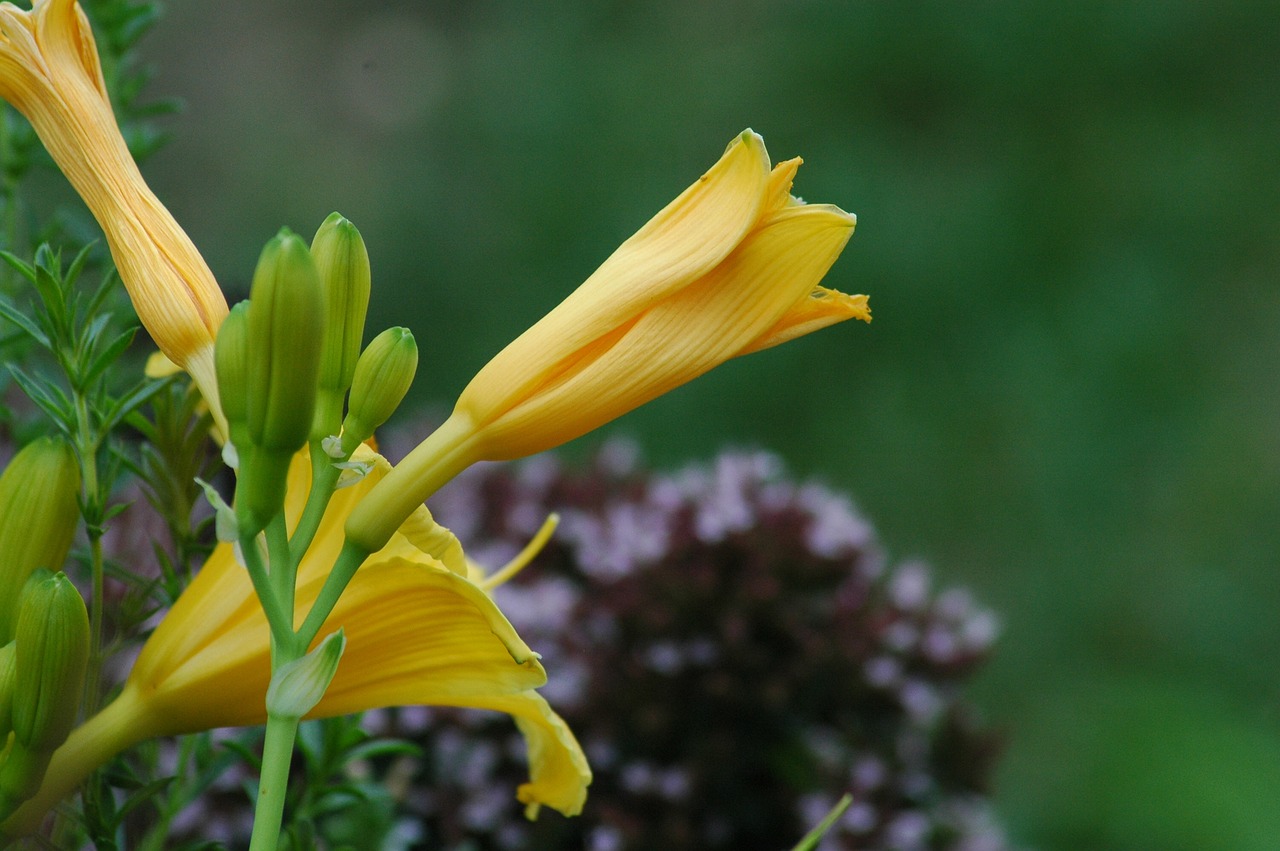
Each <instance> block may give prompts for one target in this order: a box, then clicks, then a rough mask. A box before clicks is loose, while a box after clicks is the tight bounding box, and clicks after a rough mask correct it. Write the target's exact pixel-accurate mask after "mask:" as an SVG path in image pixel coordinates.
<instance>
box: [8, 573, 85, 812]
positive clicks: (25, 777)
mask: <svg viewBox="0 0 1280 851" xmlns="http://www.w3.org/2000/svg"><path fill="white" fill-rule="evenodd" d="M18 610H19V614H18V629H17V636H18V637H17V640H16V644H17V646H16V649H15V659H14V662H15V671H14V683H13V708H12V722H13V739H12V741H11V743H10V746H9V754H8V757H7V758H6V759H5V761H4V765H3V767H0V817H3V816H7V815H8V814H9V813H10V812H12V811H13V810H14V809H15V808H16V807H17V806H18V804H20V803H22V802H23V801H25V800H27V799H28V798H30V797H31V796H32V795H34V794H35V793H36V791H37V790H39V788H40V781H41V780H43V779H44V773H45V770H46V769H47V768H48V767H49V759H50V757H52V756H53V752H54V750H55V749H56V748H57V747H58V746H59V745H61V744H62V742H63V741H64V740H65V739H66V738H67V734H68V733H70V732H71V728H72V726H74V724H75V720H76V713H77V712H78V710H79V708H80V698H81V695H82V693H83V692H84V675H85V667H86V666H87V664H88V660H89V613H88V612H87V611H85V607H84V600H82V599H80V592H79V591H77V590H76V589H75V586H74V585H72V584H71V581H70V580H69V579H67V577H66V576H65V575H64V574H62V573H58V574H53V573H50V572H49V571H47V570H45V569H43V568H41V569H39V570H37V571H36V572H35V573H33V574H32V575H31V579H30V580H28V581H27V584H26V587H24V588H23V590H22V597H21V599H20V601H19V604H18Z"/></svg>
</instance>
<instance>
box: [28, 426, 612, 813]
mask: <svg viewBox="0 0 1280 851" xmlns="http://www.w3.org/2000/svg"><path fill="white" fill-rule="evenodd" d="M356 457H357V458H358V459H359V460H363V461H366V462H368V463H370V464H372V465H373V470H372V472H371V473H370V474H369V476H367V477H366V480H365V481H363V482H360V483H359V484H356V485H354V486H352V487H350V488H346V489H344V490H341V491H338V492H337V493H336V494H335V496H334V499H333V501H332V502H331V504H330V506H329V510H328V512H327V513H326V515H325V517H324V520H323V522H322V524H321V529H320V531H319V533H318V534H317V535H316V537H315V539H314V542H313V544H312V546H311V549H310V550H308V552H307V555H306V556H305V558H304V559H303V561H302V564H301V565H300V568H299V571H298V587H297V600H296V607H297V612H298V615H297V622H298V623H300V622H301V620H302V615H303V614H305V612H306V611H307V610H308V609H309V608H310V606H311V604H312V603H313V602H314V600H315V598H316V595H317V594H318V593H319V590H320V587H321V586H322V585H323V584H324V580H325V578H326V576H327V575H328V571H329V568H330V567H331V566H332V564H333V561H334V559H335V557H336V556H337V554H338V551H339V549H340V548H341V546H342V541H343V538H342V525H343V522H344V520H345V519H346V514H347V513H348V512H350V511H351V509H352V507H353V506H354V505H356V504H358V502H359V501H360V499H361V497H362V496H363V495H364V494H365V493H367V492H368V491H369V490H370V489H371V488H372V487H373V486H374V485H375V484H376V483H377V481H378V480H380V479H381V478H382V477H383V476H385V475H386V474H387V472H388V471H389V470H390V465H389V464H387V462H386V460H385V459H383V458H382V457H381V456H379V455H377V454H376V453H374V452H373V451H372V450H371V449H368V448H366V447H362V448H360V449H358V450H357V455H356ZM309 487H310V469H309V464H308V463H307V462H306V460H305V457H304V456H302V455H301V454H300V456H299V458H298V459H295V462H294V464H293V466H292V468H291V470H290V480H289V490H288V494H289V499H288V504H287V505H286V517H287V519H288V520H289V522H290V523H291V524H292V523H296V522H297V518H298V516H299V515H300V513H301V510H302V505H303V503H304V501H305V497H306V494H307V491H308V489H309ZM425 511H426V510H425V508H424V509H423V513H424V514H425ZM421 519H422V518H421V517H420V518H419V520H421ZM463 570H466V563H465V559H464V560H463ZM481 582H482V579H481V578H480V577H478V576H477V577H475V579H474V580H473V579H472V578H469V576H468V575H467V574H466V573H458V572H455V571H454V570H451V569H449V568H448V567H446V566H445V565H444V564H442V563H440V562H439V561H437V560H436V559H435V558H433V557H431V556H430V555H428V554H426V553H424V552H422V551H421V550H420V549H418V548H417V547H416V546H414V544H413V543H412V542H411V541H410V540H409V539H408V538H406V537H405V536H403V535H396V536H394V537H393V539H392V540H391V541H390V542H389V543H388V545H387V546H386V547H385V548H383V549H382V550H380V551H379V552H378V553H375V554H374V555H373V556H372V557H371V558H370V559H369V560H368V561H367V562H366V563H365V564H364V565H363V566H362V567H361V568H360V569H359V570H358V571H357V572H356V574H355V577H354V578H353V579H352V581H351V584H350V585H349V586H348V587H347V590H346V592H345V593H344V594H343V595H342V597H341V599H340V600H339V602H338V604H337V606H336V607H335V608H334V610H333V612H332V613H331V614H330V616H329V618H328V619H327V620H326V622H325V624H324V626H323V627H322V628H321V630H320V633H319V634H320V635H321V636H324V635H328V634H330V633H332V632H334V631H335V630H337V629H339V628H341V629H342V630H344V632H345V634H346V637H347V648H346V652H345V653H344V655H343V658H342V661H341V662H340V663H339V665H338V670H337V673H336V675H335V676H334V678H333V682H332V683H331V684H330V686H329V689H328V691H327V692H326V693H325V696H324V698H323V699H322V700H321V701H320V703H319V704H318V705H317V706H316V707H315V709H314V710H313V711H312V713H311V714H310V716H309V717H326V716H332V715H342V714H347V713H350V712H358V711H362V710H365V709H372V708H375V707H380V706H395V705H403V704H416V703H427V704H434V705H441V706H462V707H475V708H479V709H494V710H498V711H502V712H508V713H510V714H511V715H513V716H514V717H515V718H516V721H517V724H518V726H519V727H520V729H521V731H522V732H523V733H524V734H525V735H526V737H527V738H528V749H529V757H530V782H529V783H527V784H525V785H523V786H521V787H520V789H519V790H518V795H519V799H520V800H521V801H522V802H524V803H525V804H527V805H530V806H531V807H532V808H533V810H535V811H536V807H537V805H540V804H546V805H547V806H550V807H553V808H555V809H558V810H560V811H562V812H566V813H574V812H577V811H578V810H579V809H580V808H581V806H582V801H583V798H584V797H585V795H586V787H587V785H588V784H590V782H591V772H590V770H589V769H588V768H587V764H586V759H585V757H584V756H583V754H582V750H581V748H580V747H579V746H578V743H577V741H576V740H575V739H574V738H573V734H572V733H570V732H569V730H568V728H567V727H566V726H565V725H564V722H563V721H561V720H560V718H559V717H557V716H556V715H555V714H554V713H553V712H552V711H551V710H550V708H549V707H548V706H547V705H546V702H545V701H544V700H543V699H542V698H541V697H540V696H538V694H537V693H536V692H535V691H533V689H535V688H538V687H539V686H541V685H543V684H544V683H545V682H546V672H545V671H544V669H543V667H542V665H541V663H540V662H539V661H538V657H537V654H536V653H534V652H533V651H532V650H531V649H530V648H529V646H528V645H526V644H525V643H524V641H522V640H521V639H520V636H519V635H518V634H517V633H516V631H515V629H514V628H513V627H512V626H511V624H510V622H509V621H508V620H507V619H506V618H505V617H504V616H503V614H502V612H501V611H499V609H498V607H497V606H496V605H495V604H494V602H493V600H492V599H491V598H490V597H489V595H488V593H487V592H486V590H485V588H484V587H483V585H482V584H480V583H481ZM270 671H271V665H270V637H269V630H268V627H267V622H266V617H265V616H264V615H263V613H262V609H261V606H260V605H259V604H258V601H257V598H256V597H255V596H254V594H253V588H252V585H251V583H250V581H249V577H248V574H247V572H246V571H245V569H244V568H243V567H241V566H240V565H239V564H238V563H237V562H236V559H235V556H234V553H233V550H232V548H231V546H230V545H227V544H222V545H220V546H218V547H217V548H216V549H215V550H214V552H213V554H212V555H211V556H210V557H209V559H208V561H207V562H206V564H205V565H204V567H203V568H202V569H201V571H200V572H199V573H198V574H197V575H196V577H195V579H194V580H192V582H191V584H190V585H189V586H188V587H187V589H186V590H185V591H184V592H183V593H182V595H181V596H180V597H179V599H178V601H177V602H176V603H175V604H174V605H173V607H172V608H171V609H170V610H169V612H168V613H167V614H166V615H165V617H164V619H163V620H162V621H161V623H160V625H159V626H157V627H156V630H155V632H153V633H152V635H151V637H150V639H148V641H147V643H146V645H145V646H144V647H143V649H142V651H141V653H140V654H139V656H138V659H137V662H136V663H135V664H134V667H133V670H132V671H131V672H130V674H129V677H128V679H127V681H126V683H125V686H124V689H123V691H122V692H121V694H120V696H119V697H118V698H117V699H116V700H115V701H114V702H113V703H112V704H111V705H109V706H108V707H107V708H106V709H104V710H103V711H102V712H101V713H100V714H99V715H97V716H95V717H93V718H92V719H90V720H89V721H87V722H85V724H83V725H81V727H80V728H79V729H77V730H76V731H74V732H73V733H72V735H71V736H70V737H69V738H68V740H67V743H66V744H65V745H63V747H62V748H61V749H59V751H58V752H57V753H56V754H55V755H54V759H53V762H52V763H51V767H50V770H49V773H48V775H47V777H46V782H45V785H44V787H43V788H42V790H41V792H40V793H39V794H38V796H37V797H36V798H35V799H33V800H32V801H31V802H29V803H28V804H27V805H25V806H24V807H23V808H22V810H20V811H19V812H18V813H17V814H15V816H14V817H13V818H12V819H11V820H10V821H9V822H6V824H5V830H6V831H20V830H25V829H31V828H32V827H34V824H35V822H36V821H38V820H39V818H40V816H41V814H42V813H43V812H45V811H46V810H47V809H48V808H49V807H51V806H53V805H54V804H55V803H57V801H58V800H60V798H61V797H62V796H64V795H65V794H66V793H67V792H68V791H69V790H70V789H71V788H72V787H74V785H75V784H76V783H77V782H79V779H80V778H82V777H83V776H84V775H85V774H86V773H87V772H89V771H91V770H92V769H93V768H95V767H96V766H97V765H98V764H100V763H101V762H102V761H103V760H105V759H107V758H109V757H110V756H111V755H112V754H114V753H116V752H117V751H118V750H120V749H123V748H125V747H128V746H130V745H132V744H135V743H137V742H139V741H141V740H143V739H146V738H151V737H154V736H161V735H173V734H178V733H186V732H192V731H196V730H205V729H211V728H214V727H229V726H243V725H250V724H260V723H262V722H263V721H264V720H265V718H266V708H265V705H264V699H265V695H266V689H267V684H268V681H269V678H270Z"/></svg>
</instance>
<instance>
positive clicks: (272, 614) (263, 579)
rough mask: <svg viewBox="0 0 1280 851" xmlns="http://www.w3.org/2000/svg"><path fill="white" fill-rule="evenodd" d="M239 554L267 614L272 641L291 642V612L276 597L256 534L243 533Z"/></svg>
mask: <svg viewBox="0 0 1280 851" xmlns="http://www.w3.org/2000/svg"><path fill="white" fill-rule="evenodd" d="M240 555H241V556H242V557H243V558H244V566H245V570H247V571H248V573H249V581H250V582H252V583H253V590H254V592H255V593H256V594H257V595H258V600H259V602H260V603H261V604H262V611H263V612H264V613H265V614H266V616H267V624H268V625H269V626H270V627H271V639H272V641H273V642H275V643H277V644H284V645H288V644H291V643H292V639H293V613H292V612H291V611H290V610H289V609H286V608H284V606H283V605H282V604H281V601H280V600H279V599H278V598H277V597H276V592H275V588H274V587H272V584H271V579H270V577H269V576H268V575H267V569H266V566H265V565H264V564H263V563H262V556H261V555H260V554H259V553H258V536H257V535H245V536H244V537H243V538H241V539H240Z"/></svg>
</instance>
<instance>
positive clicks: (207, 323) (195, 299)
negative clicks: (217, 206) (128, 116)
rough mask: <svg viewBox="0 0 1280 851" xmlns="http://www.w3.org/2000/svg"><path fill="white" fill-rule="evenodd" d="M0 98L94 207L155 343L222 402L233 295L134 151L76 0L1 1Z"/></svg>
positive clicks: (201, 386)
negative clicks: (219, 370)
mask: <svg viewBox="0 0 1280 851" xmlns="http://www.w3.org/2000/svg"><path fill="white" fill-rule="evenodd" d="M0 97H2V98H4V99H5V100H7V101H8V102H9V103H11V104H13V105H14V106H15V107H16V108H17V109H18V111H19V112H21V113H22V114H23V115H25V116H26V117H27V119H28V120H29V121H30V122H31V124H32V126H33V127H34V128H35V130H36V133H37V134H38V135H39V136H40V141H42V142H43V143H44V146H45V147H46V148H47V149H48V151H49V153H50V155H51V156H52V157H53V159H54V162H56V163H57V164H58V167H59V168H60V169H62V173H63V174H65V175H66V176H67V179H68V180H69V181H70V182H71V185H72V186H74V187H75V189H76V191H77V192H79V193H80V196H81V197H82V198H84V201H85V203H86V204H87V205H88V206H89V209H90V210H91V211H92V212H93V215H94V217H95V218H96V219H97V220H98V224H99V225H100V226H101V227H102V230H103V232H104V233H105V234H106V237H107V245H108V246H110V248H111V256H112V258H113V259H114V260H115V264H116V268H117V269H118V270H119V272H120V278H121V279H122V280H123V281H124V284H125V287H126V288H127V289H128V290H129V296H130V297H131V298H132V300H133V305H134V308H135V309H136V310H137V312H138V317H139V318H140V319H141V320H142V324H143V325H144V326H145V327H146V329H147V331H148V332H149V333H150V334H151V336H152V337H153V338H154V339H155V341H156V344H157V345H158V346H159V347H160V349H161V351H163V352H164V353H165V355H167V356H168V357H169V359H170V360H172V361H173V362H174V363H176V364H178V365H179V366H181V367H183V368H184V369H186V370H187V371H188V372H190V373H191V374H192V376H193V377H194V378H195V379H196V381H197V382H198V384H199V385H200V389H201V390H202V391H203V392H204V393H205V397H206V398H207V399H209V400H210V402H211V403H216V400H217V395H216V393H217V387H216V385H215V383H214V380H213V340H214V337H215V336H216V333H217V329H218V325H219V324H220V323H221V322H222V319H223V317H224V316H226V314H227V303H226V300H225V299H224V298H223V295H222V291H221V290H220V289H219V288H218V284H217V282H216V281H215V280H214V277H213V273H212V272H210V271H209V267H208V266H207V265H206V264H205V262H204V259H203V258H202V257H201V256H200V252H198V251H197V250H196V247H195V245H193V244H192V242H191V240H190V239H189V238H188V237H187V235H186V233H184V232H183V230H182V228H181V227H179V226H178V223H177V222H175V221H174V219H173V216H172V215H170V214H169V211H168V210H166V209H165V207H164V205H163V204H161V203H160V201H159V200H158V199H157V198H156V196H155V195H154V194H153V193H152V192H151V190H150V189H149V188H148V187H147V185H146V183H145V182H144V181H143V179H142V175H141V174H140V173H139V171H138V167H137V165H136V164H135V163H134V161H133V157H132V156H130V154H129V149H128V147H127V146H126V145H125V141H124V138H123V137H122V136H121V135H120V128H119V126H118V125H117V124H116V119H115V115H114V113H113V112H112V110H111V102H110V100H109V99H108V96H107V90H106V86H105V84H104V82H103V79H102V68H101V66H100V64H99V61H98V52H97V47H96V45H95V43H94V40H93V32H92V31H91V29H90V28H89V22H88V20H87V19H86V18H85V15H84V12H83V11H81V9H80V8H79V6H77V5H76V3H75V0H35V3H34V4H33V8H32V9H31V10H30V11H26V10H24V9H19V8H18V7H16V6H14V5H13V4H12V3H0ZM214 407H215V409H216V407H217V406H216V404H214Z"/></svg>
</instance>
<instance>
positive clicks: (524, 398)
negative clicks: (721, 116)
mask: <svg viewBox="0 0 1280 851" xmlns="http://www.w3.org/2000/svg"><path fill="white" fill-rule="evenodd" d="M799 166H800V159H799V158H796V159H791V160H787V161H785V162H783V163H779V164H778V166H777V167H775V168H773V169H772V170H771V169H770V168H769V156H768V153H767V152H766V151H765V149H764V141H763V140H762V139H761V138H760V137H759V136H757V135H756V134H755V133H752V132H751V131H749V130H748V131H746V132H744V133H743V134H741V135H740V136H739V137H738V138H736V139H735V140H734V141H733V142H732V143H730V145H729V148H728V150H726V152H725V154H724V156H723V157H721V159H720V161H719V162H717V163H716V164H715V166H713V167H712V168H711V170H710V171H708V172H707V173H706V174H705V175H703V177H702V179H701V180H700V181H698V182H697V183H695V184H694V185H693V186H691V187H689V189H687V190H685V192H684V193H683V194H681V195H680V197H678V198H677V199H676V200H675V201H673V202H672V203H671V204H669V205H668V206H667V207H666V208H665V209H664V210H663V211H662V212H660V213H659V214H658V215H657V216H655V217H654V218H653V219H652V220H651V221H650V222H649V223H648V224H647V225H645V226H644V227H643V228H641V229H640V230H639V231H638V232H637V233H636V234H635V235H634V236H632V237H631V238H630V239H629V240H627V241H626V242H625V243H623V244H622V246H621V247H619V248H618V250H617V251H615V252H614V253H613V255H612V256H610V257H609V259H608V260H606V261H605V262H604V264H603V265H602V266H601V267H600V268H599V269H597V270H596V272H595V274H593V275H592V276H591V277H590V278H588V279H587V281H586V282H585V283H583V284H582V286H580V287H579V288H578V289H577V290H576V291H574V292H573V293H572V294H571V295H570V296H569V297H568V298H566V299H565V300H564V301H563V302H561V303H560V305H559V306H558V307H556V308H555V309H554V310H552V311H551V312H550V313H548V314H547V315H546V316H545V317H543V318H542V319H541V320H540V321H538V322H537V323H536V324H535V325H534V326H533V327H531V328H530V329H529V330H528V331H526V332H525V333H524V334H522V335H520V336H519V337H518V338H516V339H515V340H514V341H513V342H512V343H511V344H510V345H508V346H507V347H506V348H505V349H503V350H502V351H501V352H499V353H498V354H497V355H496V356H495V357H494V358H493V360H491V361H490V362H489V363H488V364H486V365H485V367H484V368H483V369H481V370H480V372H478V373H477V374H476V376H475V377H474V378H473V379H472V380H471V382H470V383H469V384H468V385H467V387H466V389H464V390H463V391H462V394H461V395H460V396H459V397H458V402H457V404H456V405H455V407H454V411H453V414H452V415H451V416H450V417H449V419H448V420H446V421H445V423H444V424H443V425H442V426H441V427H440V428H439V429H437V430H436V432H434V433H433V434H432V435H430V436H429V437H428V438H427V439H426V440H425V441H423V442H422V443H421V444H419V445H418V446H417V447H416V448H415V449H414V450H413V451H412V452H410V453H409V455H408V456H406V457H405V458H404V460H402V461H401V462H400V463H399V464H398V465H397V466H396V468H395V470H393V471H392V472H391V474H390V475H389V476H387V478H386V479H385V480H383V482H382V483H381V484H380V485H379V486H377V487H375V488H374V489H373V490H372V491H371V492H370V493H369V496H368V497H367V498H366V499H365V500H364V501H363V502H362V503H361V504H360V505H359V506H357V507H356V508H355V510H354V511H352V513H351V515H350V517H349V518H348V521H347V525H346V530H347V540H348V542H349V543H351V544H352V545H353V546H355V547H358V548H359V549H363V550H366V551H372V550H376V549H379V548H380V547H382V546H383V545H384V544H385V543H386V542H387V541H388V540H389V539H390V538H391V536H392V534H393V533H394V532H395V530H396V529H397V528H399V527H400V525H401V523H402V522H403V521H404V519H405V518H407V517H409V515H410V514H411V513H412V512H413V511H414V510H415V509H416V507H417V506H419V505H421V504H422V502H423V501H424V500H425V499H426V498H427V497H428V496H430V495H431V494H432V493H434V492H435V491H436V489H438V488H439V487H440V486H442V485H443V484H444V483H445V482H447V481H448V480H449V479H451V478H452V477H453V476H455V475H457V474H458V473H459V472H461V471H462V470H463V469H465V468H466V467H467V466H469V465H471V464H473V463H475V462H476V461H480V460H493V461H500V460H507V459H511V458H518V457H521V456H523V455H530V454H532V453H535V452H540V451H542V450H544V449H550V448H551V447H553V446H557V445H559V444H561V443H564V442H566V441H568V440H572V439H573V438H575V437H578V436H580V435H582V434H585V433H586V432H588V431H590V430H591V429H594V428H597V427H598V426H601V425H603V424H604V423H606V422H608V421H610V420H612V419H613V418H615V417H618V416H620V415H622V414H624V413H626V412H627V411H629V410H631V409H632V408H635V407H636V406H638V405H642V404H644V403H645V402H647V401H649V400H650V399H653V398H654V397H655V396H658V395H660V394H662V393H665V392H667V391H668V390H670V389H672V388H674V387H676V386H678V385H680V384H683V383H684V382H686V381H689V380H691V379H693V378H695V377H697V376H698V375H701V374H702V373H704V372H706V371H707V370H709V369H711V368H713V367H715V366H717V365H718V364H720V363H723V362H724V361H726V360H728V359H730V358H733V357H737V356H739V355H743V354H747V353H748V352H753V351H758V350H759V349H762V348H767V347H768V346H771V345H776V344H777V343H780V342H783V341H784V340H789V339H792V338H794V337H797V336H799V335H801V334H803V333H807V332H808V331H812V330H815V329H817V328H820V327H822V326H824V325H829V324H831V323H833V322H838V321H840V320H842V319H849V318H853V317H859V318H867V317H868V314H866V312H865V309H862V308H859V307H858V304H859V303H861V304H862V306H863V308H865V297H864V296H841V297H840V298H835V297H834V296H835V294H834V292H833V291H830V290H822V289H821V288H820V287H819V283H820V281H821V280H822V277H823V275H825V274H826V272H827V270H828V269H829V268H830V267H831V264H832V263H833V262H835V259H836V257H838V256H839V254H840V251H841V250H842V249H843V248H844V245H845V243H846V242H847V241H848V239H849V236H850V235H851V234H852V233H853V227H854V222H855V219H854V217H853V216H852V215H850V214H849V213H846V212H844V211H843V210H841V209H839V208H838V207H833V206H828V205H821V204H814V205H806V204H803V203H801V202H800V201H798V200H796V199H795V198H793V197H792V196H791V183H792V179H793V178H794V176H795V173H796V170H797V169H798V168H799ZM815 293H818V294H822V293H826V294H830V296H828V295H819V296H818V297H817V298H815ZM860 299H861V302H859V300H860ZM811 302H812V303H811ZM818 302H821V303H818Z"/></svg>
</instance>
